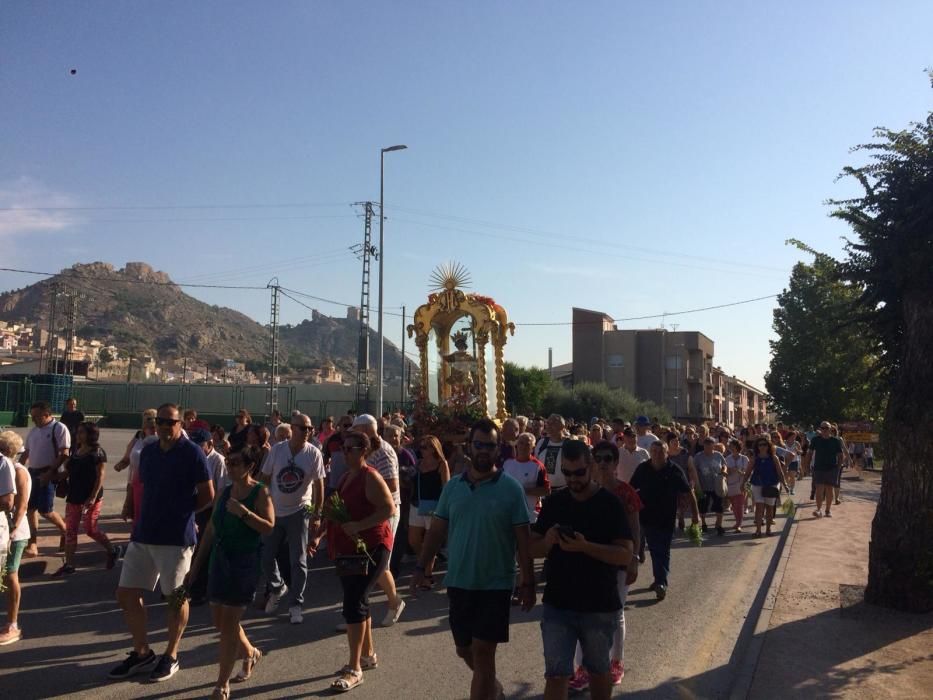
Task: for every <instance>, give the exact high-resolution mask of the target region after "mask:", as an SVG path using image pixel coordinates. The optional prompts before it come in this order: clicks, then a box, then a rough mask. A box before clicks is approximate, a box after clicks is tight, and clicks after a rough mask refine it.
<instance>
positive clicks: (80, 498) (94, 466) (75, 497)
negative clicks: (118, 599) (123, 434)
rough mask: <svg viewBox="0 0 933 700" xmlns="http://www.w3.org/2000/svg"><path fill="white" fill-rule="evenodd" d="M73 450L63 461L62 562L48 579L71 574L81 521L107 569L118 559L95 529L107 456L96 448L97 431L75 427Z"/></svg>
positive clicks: (84, 425)
mask: <svg viewBox="0 0 933 700" xmlns="http://www.w3.org/2000/svg"><path fill="white" fill-rule="evenodd" d="M76 440H77V443H78V447H77V449H76V450H75V451H74V452H72V454H71V457H69V458H68V461H67V462H65V472H66V473H67V474H68V497H67V498H66V499H65V563H64V564H63V565H62V566H61V568H59V569H58V571H56V572H55V573H54V574H52V576H54V577H56V578H59V577H61V576H66V575H69V574H73V573H74V572H75V567H74V559H75V551H76V550H77V549H78V527H79V526H80V525H81V522H82V521H83V522H84V532H85V534H86V535H87V536H88V537H90V538H91V539H92V540H94V541H95V542H97V543H98V544H99V545H100V546H101V547H103V548H104V549H105V550H107V568H108V569H112V568H113V566H114V563H116V561H117V559H118V558H119V557H120V551H121V550H120V548H119V547H115V546H114V545H112V544H111V543H110V540H109V539H108V538H107V535H106V534H104V533H103V532H102V531H101V530H99V529H98V528H97V520H98V518H100V509H101V506H102V505H103V502H104V470H105V469H106V468H107V453H106V452H104V450H103V448H101V446H100V429H99V428H98V427H97V426H96V425H95V424H94V423H80V424H78V431H77V433H76Z"/></svg>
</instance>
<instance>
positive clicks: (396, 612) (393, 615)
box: [382, 600, 405, 627]
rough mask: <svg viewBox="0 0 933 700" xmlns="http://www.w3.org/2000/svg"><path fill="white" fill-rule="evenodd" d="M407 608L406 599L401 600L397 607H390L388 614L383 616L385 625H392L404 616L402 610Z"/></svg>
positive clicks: (383, 624)
mask: <svg viewBox="0 0 933 700" xmlns="http://www.w3.org/2000/svg"><path fill="white" fill-rule="evenodd" d="M403 610H405V601H404V600H399V602H398V607H397V608H389V609H388V610H386V616H385V617H384V618H382V626H383V627H391V626H392V625H394V624H395V623H396V622H398V619H399V618H400V617H401V616H402V611H403Z"/></svg>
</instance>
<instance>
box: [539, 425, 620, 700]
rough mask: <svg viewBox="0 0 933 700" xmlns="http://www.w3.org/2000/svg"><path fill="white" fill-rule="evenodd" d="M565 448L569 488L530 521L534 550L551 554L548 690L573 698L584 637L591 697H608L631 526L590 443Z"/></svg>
mask: <svg viewBox="0 0 933 700" xmlns="http://www.w3.org/2000/svg"><path fill="white" fill-rule="evenodd" d="M561 451H562V455H561V456H562V458H563V459H562V460H561V470H562V471H563V474H564V477H565V479H566V480H567V488H566V489H564V490H563V491H559V492H558V493H555V494H554V495H553V496H550V497H549V498H548V499H547V500H545V502H544V505H543V506H542V508H541V514H540V515H539V516H538V520H537V522H536V523H535V524H534V526H533V527H532V553H533V555H534V556H536V557H547V587H546V588H545V589H544V613H543V615H542V618H541V637H542V640H543V642H544V676H545V678H546V679H547V682H546V686H545V690H544V697H545V698H547V699H548V700H557V699H558V698H563V699H566V698H567V693H568V689H569V682H570V679H571V677H572V676H573V675H574V669H573V660H574V659H573V657H574V652H575V650H576V646H577V644H578V643H579V644H580V647H581V649H582V651H583V667H584V668H585V669H586V671H587V672H588V674H589V686H590V695H591V697H592V698H594V700H608V698H609V697H610V695H611V693H612V685H611V677H610V673H609V671H610V660H609V656H610V651H611V649H612V641H613V636H614V635H615V633H616V631H617V630H618V629H619V611H620V610H621V609H622V599H621V596H620V595H619V585H618V576H619V569H620V567H624V566H626V565H628V564H629V563H630V562H631V560H632V550H633V546H634V545H633V541H632V531H631V528H630V527H629V523H628V520H627V519H626V514H625V509H624V507H623V505H622V502H621V501H620V500H619V498H618V497H616V495H615V494H613V493H610V492H609V491H607V490H606V489H604V488H603V487H602V486H600V485H599V484H598V483H597V482H596V481H595V480H594V478H593V477H594V474H593V469H592V467H593V455H592V453H591V452H590V449H589V447H587V446H586V444H585V443H583V442H581V441H579V440H568V441H566V442H565V443H564V446H563V447H562V448H561Z"/></svg>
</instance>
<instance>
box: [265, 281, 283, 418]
mask: <svg viewBox="0 0 933 700" xmlns="http://www.w3.org/2000/svg"><path fill="white" fill-rule="evenodd" d="M266 287H268V288H269V289H271V290H272V306H271V311H270V314H269V324H270V326H271V330H272V332H271V338H270V340H271V344H270V347H269V356H270V357H269V370H270V371H269V400H268V402H267V403H268V405H269V416H271V415H272V412H273V411H274V410H275V409H277V408H278V407H279V289H280V287H279V278H278V277H273V278H272V279H271V280H269V284H267V285H266Z"/></svg>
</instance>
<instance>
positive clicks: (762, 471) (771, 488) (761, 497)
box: [746, 437, 786, 537]
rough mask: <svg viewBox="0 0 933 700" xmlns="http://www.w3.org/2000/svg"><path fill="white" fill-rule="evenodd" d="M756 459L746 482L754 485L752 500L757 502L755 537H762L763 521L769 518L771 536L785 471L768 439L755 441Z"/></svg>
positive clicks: (768, 526) (751, 465) (752, 462)
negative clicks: (780, 485)
mask: <svg viewBox="0 0 933 700" xmlns="http://www.w3.org/2000/svg"><path fill="white" fill-rule="evenodd" d="M755 451H756V453H757V454H756V455H755V459H754V460H752V461H751V464H750V466H749V469H748V473H747V476H746V480H747V481H750V482H751V484H752V498H753V499H754V501H755V537H761V524H762V520H763V519H764V518H765V517H767V528H766V534H768V535H770V534H771V525H772V524H773V523H774V511H775V507H776V506H777V502H778V501H779V500H780V498H781V490H780V488H778V484H784V485H785V488H786V481H785V478H784V469H783V468H782V467H781V460H780V459H778V456H777V453H776V452H775V450H774V445H772V444H771V441H770V440H769V439H768V438H767V437H759V438H758V440H756V441H755Z"/></svg>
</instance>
